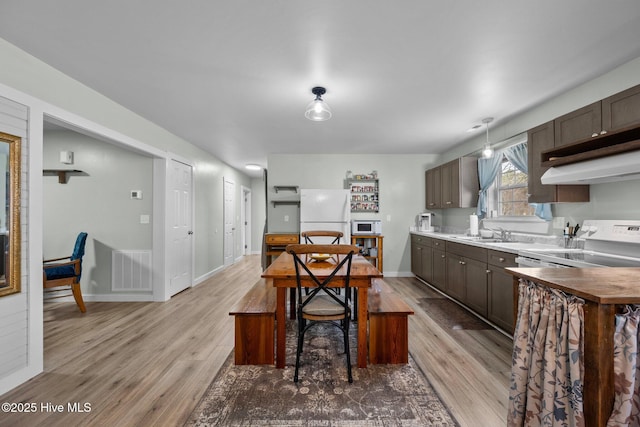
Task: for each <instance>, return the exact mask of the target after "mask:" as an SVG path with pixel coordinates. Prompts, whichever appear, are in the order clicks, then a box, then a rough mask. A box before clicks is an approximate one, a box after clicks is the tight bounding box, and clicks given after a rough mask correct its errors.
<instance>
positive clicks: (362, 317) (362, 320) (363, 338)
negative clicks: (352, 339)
mask: <svg viewBox="0 0 640 427" xmlns="http://www.w3.org/2000/svg"><path fill="white" fill-rule="evenodd" d="M368 291H369V288H366V287H364V286H361V287H359V288H358V368H366V367H367V355H368V351H367V308H368V307H369V302H368V297H369V292H368Z"/></svg>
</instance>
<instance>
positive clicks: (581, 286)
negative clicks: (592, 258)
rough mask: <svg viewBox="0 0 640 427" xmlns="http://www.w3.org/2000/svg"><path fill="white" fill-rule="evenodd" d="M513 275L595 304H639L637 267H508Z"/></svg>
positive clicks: (639, 286) (638, 269)
mask: <svg viewBox="0 0 640 427" xmlns="http://www.w3.org/2000/svg"><path fill="white" fill-rule="evenodd" d="M506 270H507V271H509V272H510V273H511V274H513V275H514V276H516V277H519V278H524V279H529V280H531V281H533V282H535V283H539V284H542V285H546V286H549V287H550V288H554V289H559V290H561V291H564V292H566V293H568V294H571V295H576V296H578V297H580V298H583V299H585V300H587V301H592V302H595V303H597V304H640V268H622V267H615V268H601V267H598V268H515V267H514V268H507V269H506Z"/></svg>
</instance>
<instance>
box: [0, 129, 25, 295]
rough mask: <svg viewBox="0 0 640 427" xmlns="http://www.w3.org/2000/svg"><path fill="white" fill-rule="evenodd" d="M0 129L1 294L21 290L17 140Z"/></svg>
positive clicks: (18, 149)
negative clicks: (2, 204)
mask: <svg viewBox="0 0 640 427" xmlns="http://www.w3.org/2000/svg"><path fill="white" fill-rule="evenodd" d="M21 141H22V138H20V137H18V136H14V135H9V134H6V133H2V132H0V200H3V201H4V207H3V208H2V209H0V296H4V295H10V294H14V293H18V292H20V258H21V253H20V242H21V238H20V195H21V192H20V163H21V155H20V143H21Z"/></svg>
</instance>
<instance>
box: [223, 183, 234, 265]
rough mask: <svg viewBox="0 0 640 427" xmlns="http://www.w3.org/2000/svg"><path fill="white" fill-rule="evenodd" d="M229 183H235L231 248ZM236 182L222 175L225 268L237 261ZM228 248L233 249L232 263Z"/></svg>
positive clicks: (232, 205) (232, 193)
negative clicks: (228, 212) (227, 227)
mask: <svg viewBox="0 0 640 427" xmlns="http://www.w3.org/2000/svg"><path fill="white" fill-rule="evenodd" d="M227 183H229V184H232V185H233V191H232V192H231V195H232V196H233V199H232V203H231V208H232V209H233V213H232V214H231V217H232V218H231V223H232V227H231V231H232V233H231V234H232V243H231V248H227V236H226V234H227V229H226V224H227ZM235 217H236V182H235V181H234V180H232V179H231V178H228V177H226V176H223V177H222V266H223V268H227V267H229V266H231V265H233V264H234V263H235V262H236V259H235V256H236V223H235ZM227 249H231V263H229V264H227Z"/></svg>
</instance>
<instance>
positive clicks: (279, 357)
mask: <svg viewBox="0 0 640 427" xmlns="http://www.w3.org/2000/svg"><path fill="white" fill-rule="evenodd" d="M277 289H278V291H277V301H276V368H279V369H282V368H284V366H285V361H286V354H287V352H286V349H285V347H286V344H287V341H286V338H287V337H286V333H287V331H286V317H287V316H286V314H287V312H286V310H287V309H286V299H287V294H286V290H287V288H277Z"/></svg>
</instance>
